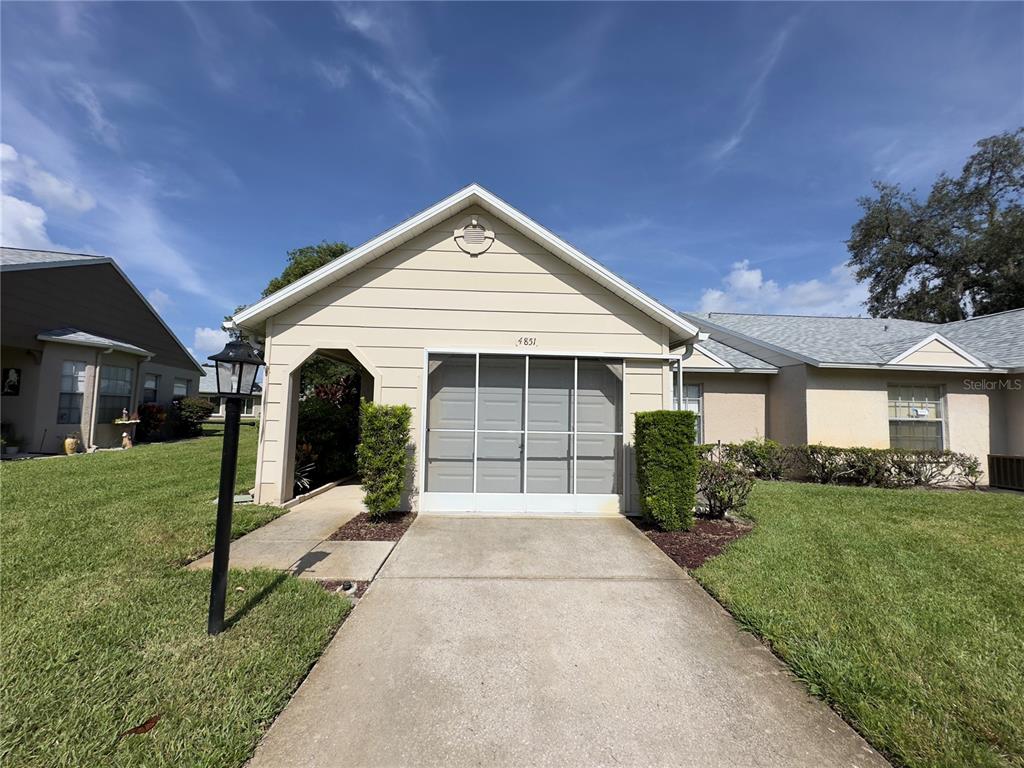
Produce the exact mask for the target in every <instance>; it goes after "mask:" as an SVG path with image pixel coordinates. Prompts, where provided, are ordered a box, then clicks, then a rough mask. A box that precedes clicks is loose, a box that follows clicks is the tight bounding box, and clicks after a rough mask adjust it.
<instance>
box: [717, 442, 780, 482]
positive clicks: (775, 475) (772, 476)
mask: <svg viewBox="0 0 1024 768" xmlns="http://www.w3.org/2000/svg"><path fill="white" fill-rule="evenodd" d="M722 448H723V451H724V457H723V458H725V459H728V460H730V461H734V462H736V463H737V464H740V465H742V466H743V467H745V468H746V469H748V470H750V471H751V472H753V473H754V477H756V478H757V479H758V480H781V479H782V478H783V476H784V475H785V474H786V463H787V454H786V449H785V448H783V447H782V446H781V445H780V444H779V443H777V442H775V441H774V440H747V441H746V442H743V443H732V444H727V445H724V446H722Z"/></svg>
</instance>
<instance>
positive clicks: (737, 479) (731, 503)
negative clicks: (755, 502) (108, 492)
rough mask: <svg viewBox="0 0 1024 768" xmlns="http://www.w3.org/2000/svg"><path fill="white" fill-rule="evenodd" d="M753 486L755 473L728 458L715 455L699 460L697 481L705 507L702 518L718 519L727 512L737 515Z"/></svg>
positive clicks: (745, 502) (744, 504) (745, 503)
mask: <svg viewBox="0 0 1024 768" xmlns="http://www.w3.org/2000/svg"><path fill="white" fill-rule="evenodd" d="M753 487H754V474H753V473H752V472H751V471H750V470H749V469H747V468H746V467H744V466H743V465H742V464H739V463H737V462H735V461H732V460H731V459H728V458H724V457H722V456H715V457H713V458H709V459H701V460H700V470H699V482H698V488H699V489H700V494H701V496H703V497H704V501H705V503H706V507H705V509H704V511H702V515H703V516H704V517H710V518H712V519H717V520H720V519H722V518H723V517H725V515H726V513H727V512H740V511H742V510H743V508H744V507H745V506H746V505H747V497H748V496H750V491H751V490H752V489H753Z"/></svg>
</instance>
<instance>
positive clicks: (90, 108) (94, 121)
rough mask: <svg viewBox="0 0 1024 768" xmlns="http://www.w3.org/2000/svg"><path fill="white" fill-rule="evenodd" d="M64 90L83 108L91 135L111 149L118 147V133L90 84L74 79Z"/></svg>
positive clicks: (119, 142)
mask: <svg viewBox="0 0 1024 768" xmlns="http://www.w3.org/2000/svg"><path fill="white" fill-rule="evenodd" d="M65 92H66V94H67V96H68V98H70V99H71V101H73V102H74V103H75V104H77V105H78V106H80V107H81V108H82V109H83V110H85V114H86V116H87V117H88V118H89V127H90V128H91V129H92V133H93V135H94V136H95V137H96V138H97V139H98V140H100V141H101V142H103V143H104V144H106V145H107V146H108V147H110V148H111V149H119V148H120V146H121V138H120V136H119V135H118V132H117V128H116V127H115V126H114V124H113V123H111V122H110V121H109V120H108V119H107V116H106V115H105V114H104V112H103V105H102V104H100V100H99V98H98V97H97V96H96V92H95V91H94V90H93V89H92V86H90V85H88V84H86V83H83V82H81V81H75V82H73V83H71V84H69V85H68V86H67V88H66V90H65Z"/></svg>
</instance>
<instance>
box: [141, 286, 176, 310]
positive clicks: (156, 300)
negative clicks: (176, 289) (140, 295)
mask: <svg viewBox="0 0 1024 768" xmlns="http://www.w3.org/2000/svg"><path fill="white" fill-rule="evenodd" d="M146 299H147V300H148V301H149V303H150V304H152V305H153V309H155V310H156V311H157V312H160V313H161V314H163V313H164V312H166V311H167V310H168V309H170V308H171V307H173V306H174V299H172V298H171V297H170V296H168V295H167V294H166V293H164V292H163V291H161V290H160V289H159V288H154V289H153V290H152V291H150V292H149V293H147V294H146Z"/></svg>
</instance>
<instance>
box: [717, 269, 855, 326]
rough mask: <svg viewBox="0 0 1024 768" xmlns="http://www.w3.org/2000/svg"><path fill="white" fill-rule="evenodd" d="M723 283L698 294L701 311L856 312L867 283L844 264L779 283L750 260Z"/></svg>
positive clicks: (845, 313)
mask: <svg viewBox="0 0 1024 768" xmlns="http://www.w3.org/2000/svg"><path fill="white" fill-rule="evenodd" d="M722 283H723V285H722V288H709V289H707V290H705V291H704V293H703V294H701V299H700V311H701V312H754V313H777V314H792V315H859V314H863V312H864V302H865V301H866V300H867V286H865V285H863V284H861V283H858V282H857V281H856V280H855V279H854V277H853V273H852V272H851V271H850V270H849V268H848V267H847V266H846V265H845V264H839V265H836V266H835V267H833V268H832V269H831V270H830V271H829V275H828V277H827V278H825V279H818V278H812V279H810V280H800V281H795V282H792V283H783V284H781V285H780V284H779V283H778V282H776V281H775V280H771V279H767V280H766V279H765V277H764V274H763V273H762V272H761V270H760V269H757V268H752V267H751V266H750V262H749V261H739V262H736V263H735V264H733V265H732V270H731V271H730V272H729V274H728V275H726V277H725V278H724V279H723V280H722Z"/></svg>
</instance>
